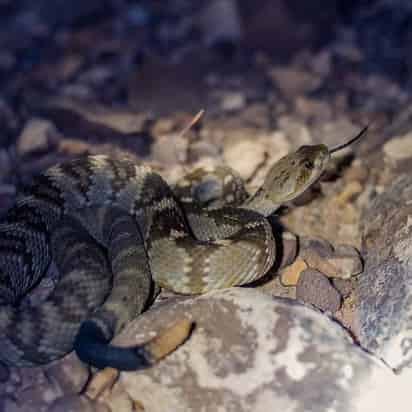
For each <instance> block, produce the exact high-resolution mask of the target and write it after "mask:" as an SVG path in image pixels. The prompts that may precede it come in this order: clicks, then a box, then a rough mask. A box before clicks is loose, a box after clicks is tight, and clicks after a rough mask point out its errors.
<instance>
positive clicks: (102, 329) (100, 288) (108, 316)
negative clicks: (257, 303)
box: [0, 145, 329, 369]
mask: <svg viewBox="0 0 412 412" xmlns="http://www.w3.org/2000/svg"><path fill="white" fill-rule="evenodd" d="M328 160H329V152H328V150H327V148H326V146H324V145H318V146H305V147H302V148H300V149H299V150H298V151H297V152H296V153H293V154H291V155H289V156H286V157H285V158H283V159H281V160H280V161H279V162H278V163H276V164H275V166H273V168H272V170H271V171H270V172H269V174H268V176H267V178H266V180H265V182H264V184H263V186H262V187H261V188H260V189H259V190H258V191H257V192H256V194H255V195H254V196H251V197H249V198H247V199H246V200H244V198H245V193H243V194H242V196H241V197H240V198H241V199H242V200H241V204H240V205H238V206H234V205H230V204H229V205H228V206H218V205H214V204H213V202H209V200H208V199H206V198H207V196H206V198H205V196H203V195H204V193H203V191H202V190H200V189H199V188H197V189H196V190H195V193H193V189H191V187H192V185H191V184H190V182H189V180H190V179H187V180H186V182H185V184H184V185H183V189H181V190H183V192H184V186H187V188H188V190H189V191H190V190H192V192H191V193H192V194H195V195H197V197H198V198H200V201H201V202H202V201H203V203H204V204H205V203H206V204H207V207H204V204H203V205H199V203H197V202H193V201H190V198H188V196H187V195H185V194H180V195H179V196H180V200H179V198H178V196H177V195H176V193H175V192H173V190H172V189H171V188H170V187H169V186H168V185H167V184H166V182H165V181H164V180H163V179H162V178H161V177H160V176H159V175H158V174H156V173H154V172H153V171H152V170H151V169H150V168H148V167H146V166H141V165H136V164H134V163H133V162H131V161H128V160H125V159H118V160H114V159H110V158H109V157H107V156H87V157H84V158H81V159H76V160H73V161H70V162H67V163H62V164H58V165H56V166H53V167H51V168H49V169H48V170H46V171H45V172H44V173H42V174H41V175H40V176H38V177H37V179H36V180H35V182H34V184H33V186H32V187H31V189H30V190H29V192H28V193H25V194H24V195H22V196H21V197H20V198H19V199H18V200H17V202H16V204H15V206H14V207H13V208H12V209H11V210H10V211H9V212H8V214H7V215H6V217H5V219H4V221H3V222H2V223H1V224H0V347H1V348H2V349H1V351H0V362H1V363H3V364H5V365H8V366H19V367H27V366H37V365H40V364H45V363H48V362H50V361H52V360H54V359H57V358H60V357H61V356H63V355H64V354H66V353H68V352H69V351H71V350H72V349H73V348H74V349H75V350H76V352H77V354H78V356H79V357H80V359H82V360H83V361H85V362H88V363H90V364H92V365H95V366H98V367H103V366H113V367H116V368H119V369H138V368H140V367H146V366H149V365H150V364H151V363H152V362H153V361H154V360H156V359H157V358H159V357H161V356H163V355H164V354H165V353H163V352H164V348H161V349H159V347H160V346H162V345H157V346H156V345H155V344H153V343H148V344H146V345H140V346H136V347H133V348H116V347H112V346H111V345H109V342H110V340H111V339H112V338H113V336H114V335H115V334H117V333H118V332H119V331H120V330H121V329H122V328H123V326H124V325H125V324H126V323H127V322H129V321H130V320H131V319H132V318H133V317H135V316H136V315H137V314H139V313H140V312H141V311H142V310H143V309H144V307H145V305H146V304H147V301H148V299H149V297H150V293H151V288H152V278H153V279H154V281H155V282H157V283H158V284H159V285H160V286H162V287H165V288H168V289H171V290H173V291H175V292H180V293H203V292H206V291H208V290H212V289H218V288H224V287H229V286H233V285H242V284H246V283H249V282H252V281H254V280H256V279H258V278H260V277H261V276H263V275H264V274H265V273H266V272H267V271H268V270H269V268H270V267H271V266H272V264H273V262H274V259H275V256H276V245H275V241H274V237H273V234H272V229H271V226H270V224H269V222H268V220H267V219H266V216H268V215H270V214H271V213H272V212H273V211H274V210H276V209H277V208H278V207H279V205H280V204H281V203H283V202H285V201H288V200H291V199H293V198H294V197H296V196H297V195H299V194H300V193H302V192H303V191H304V190H306V188H307V187H309V186H310V185H311V184H312V183H313V182H314V181H315V180H316V179H317V178H318V177H319V175H320V174H321V172H322V171H323V169H324V167H325V165H326V163H327V161H328ZM206 180H207V179H206ZM224 180H225V184H226V187H229V188H238V187H240V185H239V184H238V183H239V182H238V179H237V178H236V176H235V177H233V176H231V177H228V178H224ZM212 186H213V184H212ZM202 187H203V186H202ZM212 192H213V190H212ZM219 195H220V196H221V195H222V193H220V194H219ZM195 197H196V196H195ZM230 197H231V199H229V200H232V201H233V200H234V197H233V196H232V195H230ZM205 199H206V200H205ZM237 200H239V199H237ZM229 203H230V202H229ZM234 203H236V202H234ZM52 261H54V262H55V263H56V265H57V267H58V269H59V272H60V276H61V277H60V279H59V282H58V283H57V285H56V287H55V288H54V290H53V291H52V292H51V294H50V295H49V296H48V297H47V298H46V300H45V301H43V302H41V304H39V305H36V306H32V307H27V305H24V304H22V301H23V300H24V297H25V296H26V295H27V294H28V293H29V292H30V291H31V290H32V289H33V288H34V287H35V286H36V285H37V284H38V283H39V281H40V279H41V278H42V277H43V276H44V274H45V272H46V271H47V269H48V267H49V265H50V263H51V262H52ZM170 336H171V335H170V334H169V337H168V339H169V338H170ZM172 340H173V339H172ZM181 340H184V338H182V339H181ZM179 342H180V341H177V342H176V344H175V346H177V345H178V344H179ZM163 343H164V342H163Z"/></svg>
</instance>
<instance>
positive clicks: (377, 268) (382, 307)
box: [357, 174, 412, 372]
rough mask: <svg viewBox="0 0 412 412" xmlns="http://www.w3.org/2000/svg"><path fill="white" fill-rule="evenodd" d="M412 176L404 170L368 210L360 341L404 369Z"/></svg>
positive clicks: (410, 331)
mask: <svg viewBox="0 0 412 412" xmlns="http://www.w3.org/2000/svg"><path fill="white" fill-rule="evenodd" d="M411 216H412V176H411V175H410V174H407V175H406V174H405V175H401V176H399V177H398V178H396V179H395V180H394V181H393V182H392V184H390V185H389V186H388V187H387V188H386V189H385V190H384V192H383V193H382V194H380V195H379V196H378V197H377V198H375V200H374V201H373V202H372V203H371V204H370V207H369V208H368V209H367V210H366V211H365V212H364V213H363V216H362V225H363V239H362V241H363V255H364V256H365V271H364V273H363V274H362V275H361V276H360V277H359V284H358V289H357V296H358V301H359V307H358V312H357V319H358V328H359V338H360V341H361V344H362V345H363V346H364V347H366V348H367V349H368V350H370V351H371V352H373V353H375V354H377V355H378V356H379V357H381V358H383V359H384V360H385V361H386V362H387V363H388V364H389V365H390V366H392V367H393V368H395V369H397V370H398V371H399V372H400V371H402V372H403V369H404V368H405V369H408V368H409V367H410V366H409V365H410V364H411V363H412V351H411V347H412V235H411V234H412V219H411Z"/></svg>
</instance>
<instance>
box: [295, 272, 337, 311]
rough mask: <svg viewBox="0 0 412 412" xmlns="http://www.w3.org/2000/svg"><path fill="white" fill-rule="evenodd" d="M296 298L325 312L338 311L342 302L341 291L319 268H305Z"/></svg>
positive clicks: (297, 287) (300, 277)
mask: <svg viewBox="0 0 412 412" xmlns="http://www.w3.org/2000/svg"><path fill="white" fill-rule="evenodd" d="M296 298H297V299H300V300H302V301H303V302H306V303H310V304H311V305H313V306H316V307H317V308H318V309H321V310H323V311H325V312H330V313H333V312H336V311H337V310H338V309H339V307H340V303H341V296H340V294H339V292H338V291H337V290H336V289H335V288H334V287H333V286H332V284H331V282H330V281H329V279H328V278H327V277H326V276H325V275H324V274H323V273H322V272H319V271H317V270H313V269H307V270H304V271H303V272H302V273H301V274H300V276H299V280H298V282H297V285H296Z"/></svg>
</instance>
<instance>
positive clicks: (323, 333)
mask: <svg viewBox="0 0 412 412" xmlns="http://www.w3.org/2000/svg"><path fill="white" fill-rule="evenodd" d="M181 316H190V317H192V319H193V320H194V321H195V322H196V327H195V330H194V331H193V333H192V336H191V337H190V339H189V340H188V341H187V342H186V343H185V344H184V345H182V346H181V347H180V348H179V349H177V350H176V351H175V352H174V353H173V354H171V355H170V356H168V357H167V358H166V359H165V360H164V361H162V362H160V363H159V364H158V365H156V366H155V367H153V368H151V369H149V370H145V371H141V372H139V373H122V374H121V376H120V382H121V383H122V385H123V386H124V388H125V390H126V391H127V392H128V394H129V396H130V397H131V398H132V399H134V400H136V401H139V402H141V403H142V404H143V405H144V408H145V411H146V412H157V411H159V412H160V411H161V412H164V411H166V410H173V411H174V412H183V411H184V412H195V411H203V412H209V411H213V412H215V411H225V412H234V411H236V412H244V411H253V412H267V411H271V410H282V411H294V412H311V411H313V412H315V411H327V410H330V411H332V410H333V411H336V412H352V411H361V410H362V412H365V411H366V410H371V409H366V408H365V409H357V404H358V402H359V399H358V398H359V395H360V394H361V392H362V396H363V395H364V394H365V393H368V391H369V390H370V386H371V384H370V383H368V382H367V380H366V379H367V377H368V373H372V372H373V371H375V369H376V368H377V369H378V373H379V374H381V375H385V376H386V377H387V376H388V375H390V373H389V371H388V370H387V369H385V368H383V369H382V365H380V364H379V365H378V364H377V363H376V362H375V361H374V360H373V359H372V358H371V357H370V356H369V355H367V354H366V353H365V352H363V351H362V350H361V349H360V348H359V347H357V346H355V345H353V344H352V341H351V339H350V338H349V337H348V335H347V333H346V331H345V330H344V329H343V328H341V327H340V326H339V325H338V324H336V323H334V322H332V321H331V320H330V319H329V318H328V317H326V316H325V315H323V314H321V313H320V312H318V311H316V310H314V309H312V308H309V307H306V306H304V305H302V304H299V303H297V302H294V301H292V300H288V299H280V298H273V297H271V296H269V295H266V294H264V293H261V292H258V291H256V290H253V289H246V288H232V289H228V290H224V291H215V292H212V293H209V294H206V295H203V296H200V297H197V298H189V299H185V300H183V301H179V302H174V303H171V304H167V303H166V304H164V305H161V306H159V307H158V308H157V309H156V310H152V311H149V312H147V313H146V314H144V315H143V316H141V317H139V319H137V320H136V321H135V322H133V323H132V324H131V325H130V326H129V327H128V328H127V330H126V331H125V332H124V333H123V334H122V335H121V336H119V337H117V338H116V341H117V343H122V344H132V343H135V342H136V341H141V340H144V339H146V338H147V337H149V336H153V335H152V333H153V331H154V330H158V329H160V328H162V327H165V326H166V325H168V324H170V323H172V322H173V320H174V319H176V318H178V317H181ZM374 384H375V383H374ZM360 388H362V391H360ZM374 400H375V399H374Z"/></svg>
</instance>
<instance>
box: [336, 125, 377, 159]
mask: <svg viewBox="0 0 412 412" xmlns="http://www.w3.org/2000/svg"><path fill="white" fill-rule="evenodd" d="M369 126H370V124H368V125H367V126H365V127H364V128H363V129H362V130H361V131H360V132H359V133H358V134H357V135H356V136H355V137H353V138H352V139H350V140H349V141H348V142H345V143H342V144H340V145H337V146H335V147H332V149H329V153H330V154H332V153H335V152H338V151H339V150H342V149H344V148H345V147H348V146H350V145H351V144H352V143H354V142H356V141H357V140H359V139H360V138H361V137H362V136H363V135H364V134H365V133H366V132H367V130H368V128H369Z"/></svg>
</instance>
